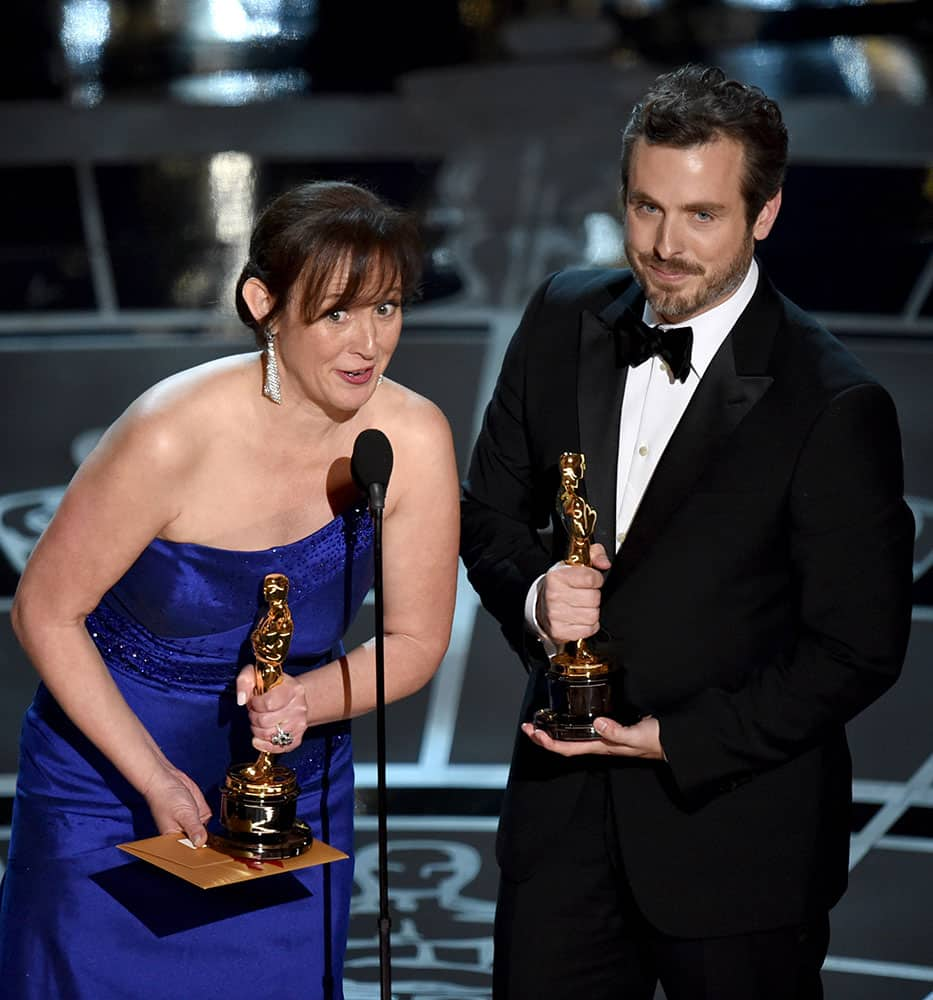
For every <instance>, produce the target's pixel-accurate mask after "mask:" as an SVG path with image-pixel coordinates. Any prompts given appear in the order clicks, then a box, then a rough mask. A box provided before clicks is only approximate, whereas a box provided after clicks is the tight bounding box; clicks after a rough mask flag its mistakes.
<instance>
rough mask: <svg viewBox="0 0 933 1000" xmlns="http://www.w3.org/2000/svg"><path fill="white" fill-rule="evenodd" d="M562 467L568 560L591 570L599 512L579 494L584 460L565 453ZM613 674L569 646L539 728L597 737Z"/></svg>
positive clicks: (608, 707)
mask: <svg viewBox="0 0 933 1000" xmlns="http://www.w3.org/2000/svg"><path fill="white" fill-rule="evenodd" d="M558 465H559V469H560V489H559V490H558V494H557V512H558V515H559V517H560V519H561V522H562V523H563V525H564V528H565V530H566V532H567V536H568V538H569V540H570V542H569V546H568V551H567V558H566V559H565V560H564V562H565V564H567V565H568V566H589V565H591V564H590V544H591V543H592V540H593V532H594V531H595V529H596V511H595V510H593V508H592V507H591V506H590V505H589V504H588V503H587V502H586V500H585V498H584V497H582V496H580V495H579V493H578V492H577V489H578V487H579V486H580V483H581V482H582V480H583V476H584V475H585V473H586V459H585V458H584V456H583V455H581V454H578V453H576V452H571V451H565V452H564V453H563V454H562V455H561V456H560V461H559V463H558ZM615 670H616V666H615V665H614V664H611V663H609V662H607V661H606V660H604V659H601V658H600V657H599V656H597V655H596V654H595V653H593V651H592V650H591V649H590V648H589V646H587V644H586V640H585V639H578V640H576V641H575V642H569V643H567V644H566V645H565V646H564V649H563V651H562V652H560V653H558V654H557V655H556V656H554V657H553V658H552V659H551V662H550V665H549V667H548V670H547V673H546V678H547V688H548V702H549V707H548V708H541V709H538V711H537V712H535V716H534V724H535V728H536V729H543V730H544V731H545V732H547V733H548V734H549V735H550V736H552V737H553V738H554V739H556V740H594V739H599V734H598V733H597V732H596V730H595V729H594V728H593V721H594V720H595V719H597V718H599V717H600V716H611V715H612V711H613V674H614V673H615Z"/></svg>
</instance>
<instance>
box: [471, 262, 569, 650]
mask: <svg viewBox="0 0 933 1000" xmlns="http://www.w3.org/2000/svg"><path fill="white" fill-rule="evenodd" d="M550 280H551V279H548V281H546V282H545V283H544V284H543V285H542V286H541V287H540V288H539V290H538V291H537V292H536V294H535V295H534V296H533V298H532V299H531V301H530V302H529V304H528V307H527V309H526V310H525V314H524V316H523V318H522V322H521V324H520V326H519V328H518V330H517V331H516V333H515V335H514V337H513V338H512V341H511V343H510V344H509V347H508V350H507V351H506V354H505V359H504V361H503V364H502V369H501V371H500V374H499V378H498V381H497V383H496V387H495V391H494V393H493V396H492V399H491V401H490V403H489V406H488V407H487V409H486V414H485V417H484V419H483V425H482V430H481V431H480V434H479V437H478V438H477V441H476V445H475V447H474V449H473V455H472V458H471V461H470V467H469V471H468V474H467V478H466V480H465V481H464V484H463V491H462V500H461V544H460V554H461V557H462V559H463V562H464V565H465V566H466V569H467V575H468V577H469V580H470V583H471V584H472V585H473V587H474V588H475V590H476V592H477V593H478V594H479V597H480V600H481V601H482V603H483V606H484V607H485V608H486V609H487V610H488V611H490V612H491V613H492V615H493V616H494V617H495V618H496V619H497V621H498V622H499V624H500V626H501V627H502V631H503V633H504V635H505V637H506V639H507V640H508V642H509V644H510V645H511V646H512V647H513V648H514V649H515V650H516V651H517V652H518V653H519V655H520V656H522V658H523V659H524V660H526V661H527V660H528V659H529V656H533V655H534V651H535V645H537V643H536V640H532V639H531V638H530V636H528V635H527V634H526V630H525V625H524V605H525V598H526V596H527V594H528V589H529V588H530V587H531V585H532V583H534V581H535V580H536V579H537V578H538V577H539V576H540V575H541V574H542V573H544V572H546V571H547V569H548V567H549V566H550V565H551V562H552V559H551V555H550V552H549V550H548V548H547V547H546V546H545V545H544V544H543V543H542V541H541V537H540V530H541V529H542V528H544V527H545V526H546V525H547V522H548V517H549V505H548V503H547V501H546V499H545V492H546V489H545V487H544V486H543V484H542V482H541V480H542V473H541V470H540V469H537V468H536V463H535V461H534V458H533V455H532V447H531V429H532V427H533V426H534V424H533V423H532V420H533V406H532V404H531V401H529V399H528V391H527V390H528V381H529V371H528V368H529V364H528V362H529V352H530V351H532V350H533V347H534V344H535V340H536V339H537V337H536V331H538V324H539V323H540V321H541V316H542V312H544V311H545V306H544V302H545V298H546V295H547V290H548V286H549V284H550ZM538 655H539V656H540V655H543V654H540V653H539V654H538Z"/></svg>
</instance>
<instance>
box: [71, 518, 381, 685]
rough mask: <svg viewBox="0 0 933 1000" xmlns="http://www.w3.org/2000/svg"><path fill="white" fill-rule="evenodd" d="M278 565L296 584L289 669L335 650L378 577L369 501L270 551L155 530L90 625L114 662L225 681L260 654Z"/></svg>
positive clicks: (191, 680)
mask: <svg viewBox="0 0 933 1000" xmlns="http://www.w3.org/2000/svg"><path fill="white" fill-rule="evenodd" d="M273 572H274V573H284V574H285V575H286V576H287V577H288V579H289V584H290V589H289V606H290V608H291V612H292V617H293V619H294V622H295V634H294V638H293V640H292V644H291V648H290V651H289V657H288V662H287V664H286V669H287V670H289V671H290V672H299V671H301V670H306V669H308V668H309V667H312V666H315V665H317V664H318V663H320V662H324V661H325V660H326V659H331V658H332V656H333V655H336V654H335V653H334V650H335V649H337V648H338V646H339V642H340V638H341V636H342V635H343V634H344V632H345V631H346V629H347V627H348V626H349V624H350V622H351V621H352V620H353V617H354V615H355V614H356V612H357V610H358V608H359V606H360V604H361V603H362V601H363V598H364V597H365V595H366V592H367V590H368V589H369V587H370V585H371V582H372V522H371V521H370V518H369V515H368V513H367V511H366V509H365V507H364V506H362V505H358V506H355V507H352V508H350V509H349V510H347V511H344V512H343V513H342V514H340V515H338V516H337V517H335V518H334V520H333V521H330V522H329V523H328V524H326V525H324V527H322V528H320V529H319V530H318V531H316V532H314V534H312V535H309V536H308V537H307V538H303V539H301V540H299V541H296V542H292V543H290V544H287V545H280V546H276V547H274V548H271V549H264V550H261V551H236V550H231V549H218V548H213V547H211V546H205V545H198V544H195V543H189V542H170V541H166V540H164V539H155V540H154V541H153V542H151V543H150V545H149V546H148V547H147V548H146V549H145V550H144V551H143V552H142V554H141V555H140V556H139V558H138V559H137V560H136V562H135V563H134V564H133V565H132V566H131V567H130V568H129V569H128V570H127V572H126V574H125V575H124V576H123V578H122V579H121V580H120V581H119V582H118V583H117V584H116V585H115V586H114V587H113V588H111V590H110V591H108V593H107V594H106V595H105V596H104V598H103V600H102V601H101V603H100V605H99V606H98V607H97V609H96V610H95V611H94V612H93V613H92V614H91V615H89V616H88V619H87V627H88V631H89V632H90V634H91V636H92V637H93V639H94V641H95V642H96V643H97V646H98V648H99V649H100V650H101V653H102V654H103V656H104V659H105V660H106V661H107V663H108V664H109V665H110V666H111V668H112V669H114V670H117V671H125V672H127V673H131V674H134V675H136V676H138V677H139V678H140V679H145V680H148V681H150V682H152V683H153V684H158V685H164V684H169V685H172V686H176V687H181V688H185V689H191V690H205V689H215V690H219V689H222V688H225V687H227V686H228V685H229V684H230V682H231V680H232V679H233V678H234V677H235V676H236V673H237V671H238V670H239V669H240V667H241V666H242V665H243V664H244V663H248V662H251V660H252V651H251V649H250V646H249V635H250V632H251V630H252V628H253V627H254V625H255V623H256V621H257V619H258V617H259V616H260V615H261V614H262V613H263V611H264V610H265V606H264V603H263V601H262V582H263V578H264V577H265V575H266V574H267V573H273Z"/></svg>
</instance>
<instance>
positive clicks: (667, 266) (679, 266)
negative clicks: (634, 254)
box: [638, 253, 704, 274]
mask: <svg viewBox="0 0 933 1000" xmlns="http://www.w3.org/2000/svg"><path fill="white" fill-rule="evenodd" d="M638 259H639V261H640V262H641V264H642V265H643V266H644V267H648V266H650V265H652V264H655V265H661V266H662V267H663V268H664V270H665V271H667V272H668V273H669V274H703V273H704V270H703V268H702V267H700V265H699V264H688V263H687V262H686V261H682V260H674V259H672V260H662V259H661V258H660V257H655V256H654V254H650V253H640V254H638Z"/></svg>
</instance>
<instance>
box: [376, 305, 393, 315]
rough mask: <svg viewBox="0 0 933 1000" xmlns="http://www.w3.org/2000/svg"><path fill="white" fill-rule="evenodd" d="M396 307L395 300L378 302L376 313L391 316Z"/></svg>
mask: <svg viewBox="0 0 933 1000" xmlns="http://www.w3.org/2000/svg"><path fill="white" fill-rule="evenodd" d="M396 309H398V303H397V302H380V303H379V305H378V306H376V315H377V316H391V315H392V314H393V313H394V312H395V310H396Z"/></svg>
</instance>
